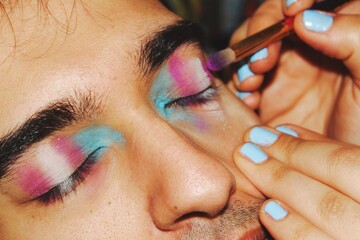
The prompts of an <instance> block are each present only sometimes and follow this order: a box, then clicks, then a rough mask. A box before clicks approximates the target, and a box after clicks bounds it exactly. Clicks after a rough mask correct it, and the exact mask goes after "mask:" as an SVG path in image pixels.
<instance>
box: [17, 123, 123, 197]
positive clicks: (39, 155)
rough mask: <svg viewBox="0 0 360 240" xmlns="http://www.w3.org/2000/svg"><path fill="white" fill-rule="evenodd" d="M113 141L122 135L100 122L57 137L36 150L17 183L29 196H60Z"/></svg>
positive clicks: (65, 192)
mask: <svg viewBox="0 0 360 240" xmlns="http://www.w3.org/2000/svg"><path fill="white" fill-rule="evenodd" d="M113 144H118V145H119V144H120V145H122V144H124V139H123V136H122V135H121V134H120V133H119V132H117V131H115V130H113V129H111V128H109V127H107V126H103V125H101V126H93V127H89V128H86V129H84V130H82V131H80V132H78V133H76V134H75V135H73V136H69V137H68V136H61V137H57V138H55V139H53V140H52V141H50V142H48V143H44V144H43V145H41V146H39V147H38V148H37V149H36V152H35V154H34V156H33V159H31V161H30V162H31V163H30V165H28V166H26V167H24V168H23V169H21V170H19V171H18V174H17V175H18V179H19V181H18V184H19V185H20V188H21V189H22V191H23V192H24V193H26V194H27V195H28V196H29V197H31V198H39V197H41V196H42V195H46V194H52V195H53V196H52V198H54V196H55V195H56V196H59V197H63V196H65V195H66V194H67V193H69V192H70V191H71V190H73V189H74V188H75V187H76V186H75V184H79V183H80V180H84V178H85V177H86V176H85V174H87V173H88V172H89V171H90V167H91V166H92V165H93V164H95V163H96V162H97V161H99V159H100V158H101V156H102V155H103V154H104V153H105V152H106V151H107V150H108V149H109V147H110V146H111V145H113ZM52 191H53V192H52ZM54 194H55V195H54Z"/></svg>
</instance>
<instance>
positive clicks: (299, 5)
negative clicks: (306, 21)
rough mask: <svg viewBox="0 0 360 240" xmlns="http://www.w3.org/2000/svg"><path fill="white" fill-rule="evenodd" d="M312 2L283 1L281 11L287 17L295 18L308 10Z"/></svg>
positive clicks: (310, 0)
mask: <svg viewBox="0 0 360 240" xmlns="http://www.w3.org/2000/svg"><path fill="white" fill-rule="evenodd" d="M314 2H315V1H314V0H283V11H284V13H285V15H287V16H295V15H296V14H298V13H299V12H301V11H304V10H305V9H308V8H310V7H311V6H312V5H313V4H314Z"/></svg>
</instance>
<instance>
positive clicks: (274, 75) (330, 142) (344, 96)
mask: <svg viewBox="0 0 360 240" xmlns="http://www.w3.org/2000/svg"><path fill="white" fill-rule="evenodd" d="M285 2H286V1H280V0H268V1H265V2H264V4H263V5H262V6H261V7H260V8H259V9H258V10H257V11H256V13H255V14H254V16H253V17H252V18H251V19H249V20H248V21H246V22H245V24H244V25H243V26H241V27H240V28H239V29H238V31H237V32H236V33H235V34H234V37H233V41H236V40H239V39H242V38H244V37H246V36H248V35H251V34H253V33H255V32H257V31H258V30H260V29H262V28H264V27H266V26H268V25H270V24H271V23H274V22H277V21H279V20H280V19H282V18H283V17H284V16H295V19H294V29H295V32H296V34H297V36H298V37H299V38H300V40H301V41H303V43H301V42H299V41H298V40H297V41H292V40H294V39H287V40H284V41H283V42H282V44H283V46H282V49H281V51H280V45H281V43H275V44H273V45H271V46H269V47H268V53H269V54H268V57H267V58H265V59H263V60H259V61H257V62H254V63H251V64H250V68H251V69H252V70H253V71H254V73H255V76H253V77H251V78H249V79H247V80H245V81H244V82H243V83H241V84H238V79H237V76H235V79H234V81H233V82H232V83H231V87H232V89H233V90H235V88H237V89H239V90H241V91H255V92H254V93H253V94H252V95H251V96H249V97H248V98H247V99H245V100H244V101H245V102H246V103H247V104H248V105H249V106H251V107H252V108H258V109H259V111H260V116H261V118H262V119H263V120H264V121H265V122H267V123H269V124H271V125H277V124H279V123H283V122H292V123H296V124H299V125H302V126H306V127H308V128H311V129H313V130H315V131H316V132H320V133H323V134H325V135H327V136H331V137H332V138H333V139H329V138H327V137H326V136H324V135H320V134H318V133H316V132H312V131H309V130H305V129H303V128H301V127H298V126H297V127H296V126H294V125H289V126H288V127H289V128H291V129H292V130H295V131H296V132H297V136H298V137H293V136H289V135H286V134H281V133H280V132H279V131H277V130H275V129H272V128H269V127H264V129H267V130H269V131H270V132H272V133H275V134H277V136H278V137H277V139H276V140H274V141H273V142H272V143H271V144H268V145H266V146H265V145H261V144H257V145H258V147H259V149H261V151H263V153H264V154H265V155H267V159H266V160H265V161H263V162H261V163H259V164H253V163H252V161H250V159H251V158H249V156H246V155H244V154H240V151H241V149H242V148H243V147H244V145H243V144H241V145H240V147H239V148H238V150H237V151H235V153H234V159H235V162H236V164H237V166H238V167H239V169H241V170H242V172H243V173H244V174H246V176H247V177H248V178H249V179H250V180H251V182H252V183H253V184H254V185H255V186H256V187H257V188H258V189H259V190H260V191H261V192H262V193H263V194H264V195H266V196H267V197H269V198H272V199H271V200H268V201H266V202H265V203H264V205H263V206H262V211H261V212H260V219H261V221H262V223H263V224H264V225H265V226H266V228H267V229H268V230H269V232H270V233H271V234H272V236H273V237H274V238H275V239H344V240H345V239H346V240H347V239H359V238H360V231H359V216H360V205H359V203H360V199H359V194H358V193H359V189H358V188H359V185H358V184H356V183H357V182H358V181H357V178H358V177H357V176H358V175H359V174H358V172H359V169H360V166H359V156H360V152H359V147H358V145H359V137H358V135H359V134H358V132H359V131H358V128H359V127H358V121H357V119H358V117H359V116H358V115H359V113H360V111H359V108H358V107H359V97H358V96H359V68H358V65H359V64H358V63H359V56H360V55H359V47H358V44H359V41H358V36H359V34H358V31H359V25H360V22H359V12H360V11H359V9H360V8H359V7H360V5H359V3H360V2H359V1H352V2H350V3H348V4H347V5H345V6H343V7H342V8H340V9H339V10H338V11H337V12H336V13H332V14H331V16H333V17H334V21H333V24H332V26H331V27H330V28H329V29H328V30H327V31H325V32H320V33H319V32H314V31H309V30H307V29H305V27H304V24H303V16H304V15H303V12H302V11H303V10H304V9H307V8H309V7H310V6H312V4H313V3H314V1H312V0H298V1H295V3H294V4H292V5H291V6H290V7H287V6H286V5H285ZM304 43H306V44H304ZM309 46H310V47H309ZM265 73H267V74H265ZM264 80H265V81H266V84H264V85H263V81H264ZM262 85H263V86H262ZM260 86H261V87H262V89H261V91H258V89H259V87H260ZM260 93H261V95H260ZM260 100H261V101H260ZM299 113H300V114H299ZM252 130H253V129H249V131H248V132H247V133H246V134H245V137H244V141H246V142H254V140H253V139H251V132H252ZM334 139H336V140H342V141H344V142H339V141H336V140H334ZM349 143H352V144H349ZM353 144H355V145H353ZM299 199H301V201H299ZM274 200H275V201H276V202H277V203H279V204H280V205H281V206H282V208H284V209H286V210H287V215H286V216H282V217H281V219H275V218H272V217H271V216H270V214H268V213H267V212H266V210H265V209H266V206H267V204H268V203H269V202H270V201H274Z"/></svg>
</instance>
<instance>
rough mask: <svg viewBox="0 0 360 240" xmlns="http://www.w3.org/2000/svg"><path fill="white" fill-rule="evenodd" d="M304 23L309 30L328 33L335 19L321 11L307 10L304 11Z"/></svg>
mask: <svg viewBox="0 0 360 240" xmlns="http://www.w3.org/2000/svg"><path fill="white" fill-rule="evenodd" d="M303 21H304V25H305V27H306V29H308V30H311V31H314V32H326V31H327V30H329V29H330V27H331V26H332V24H333V22H334V18H333V17H332V16H330V15H327V14H324V13H322V12H319V11H314V10H306V11H304V15H303Z"/></svg>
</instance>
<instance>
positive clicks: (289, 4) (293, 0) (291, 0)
mask: <svg viewBox="0 0 360 240" xmlns="http://www.w3.org/2000/svg"><path fill="white" fill-rule="evenodd" d="M296 2H297V0H286V7H290V6H291V5H292V4H294V3H296Z"/></svg>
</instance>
